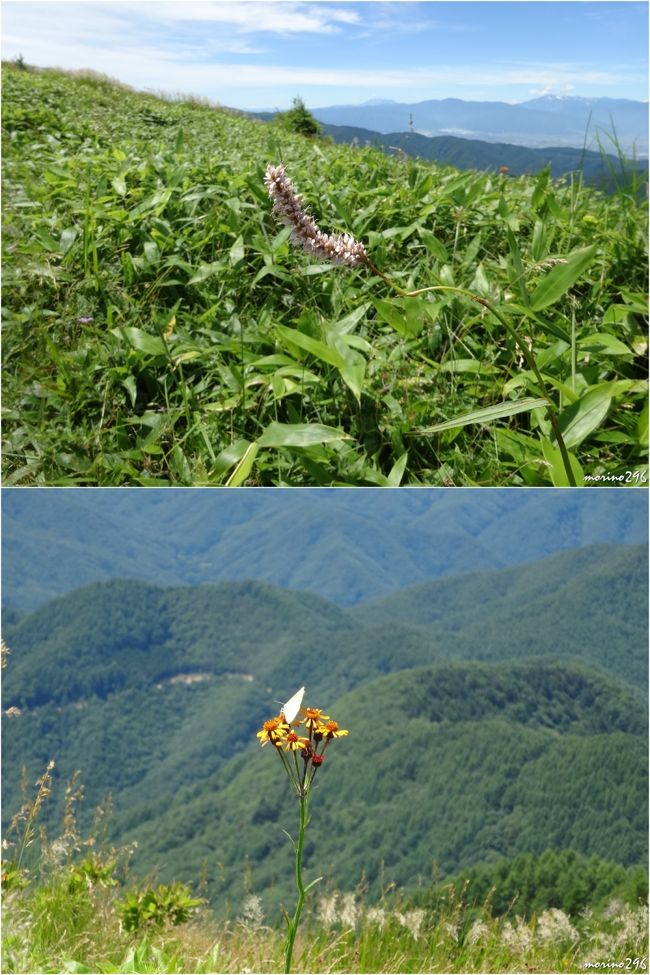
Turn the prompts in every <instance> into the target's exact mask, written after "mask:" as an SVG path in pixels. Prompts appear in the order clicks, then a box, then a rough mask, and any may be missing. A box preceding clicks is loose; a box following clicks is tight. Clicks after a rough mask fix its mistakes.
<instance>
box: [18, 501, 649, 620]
mask: <svg viewBox="0 0 650 975" xmlns="http://www.w3.org/2000/svg"><path fill="white" fill-rule="evenodd" d="M315 498H317V503H318V510H317V515H316V516H315V512H314V499H315ZM186 502H187V495H186V494H184V492H183V491H169V492H163V493H162V495H161V494H159V493H157V492H151V493H148V494H144V495H143V494H142V492H140V491H139V490H138V489H123V490H121V491H113V492H102V494H101V495H99V494H95V493H93V492H70V491H56V490H44V491H43V490H38V489H34V490H31V491H30V492H29V496H26V495H25V494H24V492H22V491H21V490H20V489H18V490H6V489H5V491H3V496H2V511H3V529H4V531H3V542H2V545H3V549H2V551H3V569H4V572H3V603H4V605H5V606H6V607H7V606H8V607H13V608H16V609H35V608H36V607H37V606H40V605H42V604H43V603H44V602H46V601H47V600H48V599H51V598H52V597H54V596H58V595H61V594H63V593H65V592H69V591H70V590H72V589H76V588H78V587H79V586H82V585H84V584H86V583H89V582H93V581H101V580H107V579H111V578H139V579H142V580H144V581H148V582H154V583H157V584H162V585H170V586H174V585H183V584H190V585H197V584H199V583H203V582H216V581H220V580H237V579H249V578H255V579H258V580H262V581H267V582H272V583H275V584H276V585H280V586H285V587H287V588H290V589H301V590H310V591H312V592H315V593H318V594H319V595H321V596H324V597H326V598H328V599H331V600H333V601H334V602H337V603H338V604H339V605H342V606H348V605H352V604H354V603H357V602H360V601H363V600H367V599H369V598H372V597H374V596H379V595H382V594H384V593H388V592H391V591H393V590H398V589H402V588H403V587H404V586H409V585H412V584H414V583H418V582H428V581H431V580H433V579H438V578H440V577H444V576H448V575H455V574H457V573H459V572H470V571H474V570H478V569H495V568H501V567H503V566H508V565H517V564H520V563H521V562H525V561H530V560H533V559H537V558H542V557H543V556H545V555H548V554H550V553H551V552H555V551H558V550H562V549H566V548H574V547H578V546H584V545H590V544H594V543H598V542H624V543H641V542H643V541H644V540H645V539H647V504H646V497H645V494H644V492H636V493H634V492H627V493H626V495H625V504H622V503H621V495H620V494H617V493H616V492H613V491H591V492H589V493H588V494H586V495H583V496H579V495H577V494H576V493H575V492H573V493H572V492H571V491H568V490H567V491H564V490H557V491H554V492H553V493H552V495H549V494H548V493H536V492H526V493H525V494H524V493H522V494H521V495H519V496H517V497H515V496H513V495H512V493H511V492H509V491H508V490H507V489H506V490H495V491H490V492H482V493H481V494H480V497H479V495H478V494H477V493H475V492H472V491H469V492H463V491H458V492H434V493H428V492H418V491H414V492H401V493H400V494H399V495H398V494H396V493H395V492H388V493H387V494H386V495H384V494H383V492H380V491H373V490H372V489H369V490H363V489H359V490H358V491H356V492H340V491H336V490H318V492H317V493H314V492H312V493H310V494H301V493H299V492H298V493H296V492H291V491H289V492H284V491H275V492H272V496H269V493H268V492H265V491H264V490H263V489H262V490H259V491H255V490H252V489H251V490H249V491H246V492H244V493H243V494H238V493H237V492H212V491H196V492H194V494H193V495H192V500H191V504H187V503H186ZM523 539H525V544H522V540H523Z"/></svg>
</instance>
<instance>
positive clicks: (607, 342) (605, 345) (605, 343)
mask: <svg viewBox="0 0 650 975" xmlns="http://www.w3.org/2000/svg"><path fill="white" fill-rule="evenodd" d="M578 345H579V346H580V348H581V349H583V350H584V351H585V352H599V353H600V352H606V353H608V354H609V355H631V356H633V355H634V353H633V352H632V349H629V348H628V347H627V345H625V343H624V342H621V340H620V339H617V338H616V336H615V335H610V334H609V332H594V333H593V335H586V336H585V337H584V338H583V339H580V341H579V342H578Z"/></svg>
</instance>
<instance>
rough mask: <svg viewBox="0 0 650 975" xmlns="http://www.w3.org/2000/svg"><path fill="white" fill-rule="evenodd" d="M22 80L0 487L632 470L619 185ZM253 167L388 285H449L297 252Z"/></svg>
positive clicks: (630, 326)
mask: <svg viewBox="0 0 650 975" xmlns="http://www.w3.org/2000/svg"><path fill="white" fill-rule="evenodd" d="M25 67H26V66H25V65H23V66H22V68H23V69H21V68H19V67H18V66H16V65H13V66H11V65H6V66H5V67H4V68H3V132H4V152H3V167H4V219H5V226H4V234H3V248H4V316H5V341H4V368H5V372H4V431H5V442H4V451H3V464H4V484H5V485H12V484H15V485H33V484H61V485H66V484H70V485H72V484H90V485H126V484H131V485H166V484H174V485H190V484H195V485H196V484H206V485H224V484H231V485H237V484H246V485H390V486H396V485H399V484H412V485H418V484H426V485H474V484H475V485H494V484H497V485H546V484H554V485H563V484H567V483H570V482H571V481H572V480H573V481H575V483H578V484H580V483H584V480H583V479H584V476H585V475H588V476H590V477H592V478H596V479H607V478H611V477H621V478H624V479H625V478H627V480H628V482H629V483H631V484H635V483H639V482H640V481H641V480H642V479H643V478H644V477H645V466H644V465H645V451H646V448H647V405H646V402H647V401H646V394H647V387H646V372H645V364H646V355H647V341H646V338H645V325H644V320H645V315H646V298H645V294H646V292H647V280H646V277H647V275H646V272H647V258H646V250H647V249H646V242H647V231H648V228H647V214H646V209H645V208H644V207H643V206H642V205H640V204H639V202H638V189H639V188H638V187H637V186H633V185H632V186H631V185H629V184H628V183H627V182H626V180H625V179H622V180H621V185H620V187H619V189H618V190H617V191H616V192H615V193H613V194H612V195H609V196H604V195H602V194H599V193H598V192H596V191H595V190H593V189H590V188H587V187H586V186H585V185H583V182H582V181H581V179H580V178H579V177H575V178H568V179H564V180H560V181H557V182H554V181H552V180H551V179H550V176H549V173H548V171H545V172H543V173H541V174H540V175H539V176H536V177H521V178H509V177H507V176H494V175H489V174H481V173H476V172H464V173H459V172H458V171H456V170H453V169H451V168H448V167H439V166H436V165H431V164H426V163H420V162H416V161H413V160H399V159H391V158H388V157H387V156H385V155H383V154H382V153H381V152H380V151H379V150H377V149H372V148H368V149H354V148H351V147H345V146H336V145H333V144H331V143H330V142H328V141H327V140H324V139H320V138H318V137H317V136H313V135H299V134H294V133H292V132H290V131H288V128H289V127H288V126H287V125H286V119H285V120H284V122H283V121H282V120H280V121H279V122H278V123H277V124H271V125H268V124H265V123H262V122H259V121H254V120H252V119H250V118H247V117H244V116H242V115H241V114H238V113H236V112H232V111H227V110H225V109H221V108H219V107H216V106H212V105H210V104H205V103H204V102H202V101H201V100H200V99H176V100H174V99H167V100H164V99H162V98H159V97H156V96H154V95H147V94H141V93H135V92H133V91H131V90H129V89H127V88H125V87H124V86H118V85H116V84H114V83H112V82H111V81H109V80H107V79H102V78H98V77H93V76H83V75H81V76H80V75H76V76H73V75H69V74H64V73H62V72H57V71H45V70H43V71H40V70H39V71H36V70H24V69H25ZM303 121H304V117H303ZM269 163H272V164H274V165H277V164H279V163H283V164H284V165H285V166H286V168H287V172H288V174H289V175H290V176H291V179H292V180H293V182H294V183H295V185H296V186H297V187H298V189H299V191H300V192H301V193H302V194H303V197H304V199H305V203H306V204H307V205H308V206H309V208H310V209H311V211H312V213H313V214H314V217H315V219H316V220H317V221H318V223H319V225H321V226H322V227H324V228H326V229H327V230H328V231H329V230H334V231H337V232H339V231H342V232H349V233H351V234H353V235H354V236H355V237H356V238H357V239H359V240H361V241H363V243H364V245H365V246H366V248H367V250H368V253H369V254H370V256H371V259H372V262H373V264H374V265H375V266H376V267H377V268H378V269H379V270H380V271H381V272H382V273H385V274H387V275H388V276H389V277H390V278H391V280H392V281H394V282H395V283H396V285H397V286H398V287H399V288H401V289H402V290H403V291H406V290H414V289H420V288H425V287H428V286H432V285H436V286H442V287H444V288H447V289H451V290H447V291H445V290H442V291H437V292H436V291H434V292H431V293H428V294H423V295H420V296H418V297H403V296H401V295H399V294H396V293H394V292H392V291H391V289H390V288H389V287H388V286H387V285H386V283H385V282H384V281H382V280H381V278H380V277H377V276H375V275H372V274H369V273H368V272H367V270H366V269H365V268H357V269H348V268H339V267H334V266H332V265H331V264H329V263H327V262H322V261H317V260H313V259H310V258H309V257H308V256H307V255H305V254H303V253H301V252H299V251H297V250H296V249H294V248H293V247H292V245H291V244H290V242H289V234H290V230H289V228H286V227H282V226H281V225H280V224H279V223H278V222H277V220H276V219H275V218H274V217H273V215H272V214H271V205H270V201H269V198H268V195H267V192H266V188H265V186H264V173H265V170H266V167H267V165H268V164H269ZM453 289H459V290H458V291H455V290H453ZM462 292H468V293H469V294H472V295H474V296H475V298H476V299H478V300H474V301H473V300H471V299H470V298H468V297H467V296H466V295H465V294H464V293H462ZM490 309H495V310H496V313H494V312H493V311H491V310H490ZM498 316H500V317H498ZM555 416H557V423H556V426H555V429H554V427H553V425H552V423H551V420H552V419H553V417H555ZM558 429H559V431H560V436H561V438H562V440H563V441H564V443H565V444H566V448H567V450H568V453H569V455H570V456H569V458H568V461H567V459H566V457H565V458H564V460H563V458H562V453H561V450H560V447H561V444H560V442H559V441H558V436H557V432H558ZM592 483H594V482H593V481H592ZM596 483H598V480H597V481H596Z"/></svg>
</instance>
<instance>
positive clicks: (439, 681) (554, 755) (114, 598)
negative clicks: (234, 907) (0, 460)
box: [3, 546, 647, 904]
mask: <svg viewBox="0 0 650 975" xmlns="http://www.w3.org/2000/svg"><path fill="white" fill-rule="evenodd" d="M643 564H644V553H643V551H642V547H640V546H637V547H627V546H596V547H593V548H591V549H587V550H584V551H580V552H573V551H570V552H565V553H558V554H555V555H553V556H551V557H549V558H547V559H545V560H544V561H542V562H538V563H534V564H532V565H528V566H524V567H520V568H518V569H516V570H511V569H505V570H499V571H493V572H481V573H470V574H468V575H462V576H457V577H455V578H454V579H446V580H439V581H437V582H435V583H431V584H429V585H427V586H426V587H416V588H415V589H413V590H405V591H404V592H402V593H400V594H396V595H394V596H390V597H384V598H383V599H379V600H376V601H374V602H373V603H369V604H368V605H367V606H365V607H357V608H354V609H343V608H340V607H337V606H336V605H335V604H333V603H332V602H329V601H327V600H325V599H323V598H321V597H318V596H315V595H312V594H307V593H299V592H287V591H285V590H283V589H280V588H278V587H273V586H269V585H268V584H264V583H259V582H244V583H241V582H231V583H221V584H217V585H203V586H199V587H174V588H163V587H154V586H151V585H148V584H145V583H142V582H129V581H125V580H116V581H112V582H108V583H95V584H92V585H90V586H87V587H84V588H83V589H80V590H78V591H75V592H72V593H70V594H68V595H66V596H64V597H61V598H59V599H57V600H54V601H53V602H51V603H49V604H47V605H46V606H43V607H41V608H40V609H38V610H36V611H35V612H33V613H30V614H27V615H25V616H24V617H22V618H21V619H20V620H19V621H18V622H17V623H15V624H13V625H10V626H9V627H8V629H7V633H6V638H7V641H8V643H9V645H10V647H11V650H12V653H11V655H10V658H9V666H8V668H7V670H6V671H5V674H6V678H5V682H4V707H5V709H6V708H8V707H12V706H13V707H18V708H19V709H21V713H20V714H13V715H11V716H9V717H7V718H6V722H7V724H6V727H5V734H4V736H3V754H4V761H3V770H4V789H5V792H4V795H5V803H4V814H5V816H6V817H7V818H10V817H11V815H13V813H14V812H15V811H16V809H17V807H18V805H19V804H20V796H19V789H18V780H19V777H20V767H21V765H22V764H25V765H26V767H27V775H28V781H34V780H35V778H36V777H37V776H38V775H39V774H40V773H41V772H42V769H43V767H44V765H45V763H46V762H47V761H48V760H49V759H50V758H54V759H55V761H56V762H57V767H56V775H57V786H56V788H55V790H54V795H53V796H52V800H51V801H50V802H49V804H48V810H49V819H48V824H49V826H50V828H51V829H53V828H55V823H56V816H58V815H60V811H61V799H62V791H63V790H62V785H63V783H64V782H65V781H66V780H67V779H68V778H69V777H70V776H71V775H72V772H73V771H74V769H76V768H80V769H81V777H82V780H83V782H84V783H85V786H86V808H85V812H84V813H83V815H84V816H85V817H86V818H89V817H90V814H91V812H92V808H93V806H94V805H95V804H96V803H97V802H99V801H100V800H101V798H102V797H103V796H104V795H105V794H106V793H107V792H109V791H110V792H111V793H112V795H113V802H114V807H115V815H114V819H113V824H112V831H113V838H114V839H115V841H116V842H120V843H123V842H127V841H131V840H133V839H136V840H137V841H138V844H139V847H138V855H137V858H136V861H135V868H136V870H137V871H139V872H141V873H145V872H147V871H151V870H153V869H155V870H156V871H157V872H158V873H159V875H160V876H161V877H162V878H167V879H169V878H179V879H186V880H194V879H196V877H197V876H198V874H199V872H200V871H201V869H202V867H203V866H204V867H205V870H206V873H207V875H208V879H209V882H210V891H211V895H212V897H213V899H214V900H215V902H216V903H217V904H218V903H219V901H220V900H221V899H222V898H227V899H230V900H231V901H232V900H233V899H234V900H236V899H237V898H238V897H239V896H240V895H243V893H244V887H245V885H246V884H251V885H252V889H253V890H256V891H262V890H263V891H265V892H271V893H272V892H273V891H274V890H275V891H276V893H278V895H279V894H280V889H279V887H278V885H279V884H280V885H281V883H283V881H284V879H285V877H286V849H285V844H286V837H284V835H283V833H282V829H281V827H282V826H284V825H285V819H286V816H287V814H289V815H291V812H292V808H291V807H292V799H291V795H290V793H289V790H288V787H287V784H286V780H285V778H284V774H283V772H282V768H281V765H280V763H279V762H278V761H277V759H276V757H275V756H274V755H273V754H272V752H271V750H270V749H263V750H262V749H260V748H259V744H258V742H257V740H256V738H255V731H256V730H257V729H258V728H259V727H260V725H261V722H262V721H263V720H264V718H265V717H268V716H269V715H270V714H272V713H274V712H275V711H276V710H277V707H278V705H277V704H276V703H274V701H277V700H286V699H287V697H288V695H289V694H290V693H292V692H293V691H294V690H295V689H296V687H298V686H300V684H302V683H305V684H306V685H307V700H308V703H309V704H310V705H312V706H320V707H323V708H324V709H325V710H326V711H327V713H330V714H332V715H333V716H334V717H335V718H336V719H337V720H338V721H339V722H340V724H341V725H342V726H343V727H345V728H347V729H348V730H349V732H350V735H349V737H348V738H346V739H343V740H342V741H341V742H337V743H336V750H334V748H332V750H331V752H328V757H327V762H326V764H325V766H324V767H323V770H322V772H319V782H318V790H317V792H318V800H317V801H318V805H319V815H318V816H317V817H315V818H314V822H313V824H312V827H311V828H310V839H309V845H308V848H307V851H306V853H307V866H308V868H309V865H310V864H311V862H312V860H315V859H316V858H317V860H318V864H319V869H323V868H324V869H325V870H326V876H327V878H328V880H329V881H330V882H331V883H332V884H335V885H336V886H338V887H339V888H340V889H345V888H346V887H347V888H351V887H352V886H353V885H355V884H356V883H358V882H359V881H360V879H361V878H362V877H365V878H366V880H367V882H368V883H369V884H370V886H371V888H372V890H373V892H374V893H377V892H378V885H379V883H380V877H382V878H383V882H384V883H389V882H391V881H394V882H395V883H396V884H398V885H402V886H404V887H406V888H409V889H412V888H414V887H415V886H416V885H417V884H418V883H425V884H428V883H430V882H431V880H432V879H435V878H436V877H439V876H440V872H442V874H449V873H454V872H457V871H459V870H465V869H467V868H469V867H471V866H472V865H476V864H479V863H483V862H491V861H494V860H497V859H498V858H500V857H501V858H503V857H509V858H511V857H513V856H515V855H518V854H524V853H536V854H541V853H542V852H543V851H544V850H546V849H549V848H552V849H567V848H570V849H572V850H574V851H577V852H579V853H582V854H584V855H585V856H592V855H597V856H599V857H602V858H604V859H607V860H611V861H615V862H617V863H620V864H623V865H624V866H626V867H629V866H633V865H635V864H639V863H641V862H642V860H643V857H644V855H645V849H646V828H645V827H646V797H647V794H646V786H645V766H646V739H647V733H646V711H645V706H644V704H643V702H642V701H640V700H639V692H640V688H639V684H638V681H639V676H638V675H639V674H641V673H642V672H643V668H644V662H645V658H646V643H647V641H646V640H645V639H643V632H644V625H645V623H644V620H645V619H646V617H645V610H644V605H645V599H646V586H645V577H644V574H643ZM589 597H590V598H591V602H589ZM587 618H588V620H587ZM544 630H550V631H552V633H553V634H554V636H555V641H556V643H555V647H554V646H553V641H552V640H550V639H548V638H547V636H546V634H545V633H544V632H543V631H544ZM497 632H500V634H501V639H500V641H498V640H496V638H495V637H494V634H496V633H497ZM597 632H600V634H601V636H602V639H601V640H600V641H599V640H597V639H595V634H596V633H597ZM616 634H618V637H616ZM567 635H570V639H569V638H568V637H567ZM605 644H606V652H605V650H604V649H603V647H604V645H605ZM472 649H473V653H472V652H471V651H472ZM484 650H486V653H485V655H486V656H488V657H490V658H491V659H490V662H480V661H479V660H478V659H477V658H478V657H480V656H481V655H482V653H483V651H484ZM469 657H472V659H463V658H469ZM459 658H460V659H459ZM513 658H519V659H513ZM569 658H570V659H569ZM604 671H609V674H605V673H604ZM334 824H335V828H334ZM246 863H248V864H249V867H248V868H245V864H246ZM434 864H435V866H434ZM245 874H246V877H247V879H246V880H245V879H244V875H245Z"/></svg>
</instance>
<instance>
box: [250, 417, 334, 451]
mask: <svg viewBox="0 0 650 975" xmlns="http://www.w3.org/2000/svg"><path fill="white" fill-rule="evenodd" d="M350 439H351V438H350V436H349V435H348V434H347V433H344V432H343V430H337V429H335V428H334V427H327V426H323V425H322V424H320V423H269V425H268V427H267V428H266V430H265V431H264V433H263V434H262V436H261V437H258V438H257V444H258V445H259V446H260V447H310V446H312V444H320V443H332V442H334V441H336V440H350Z"/></svg>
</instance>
